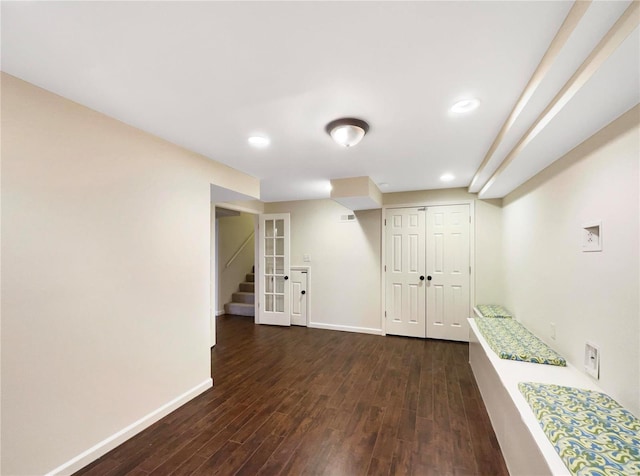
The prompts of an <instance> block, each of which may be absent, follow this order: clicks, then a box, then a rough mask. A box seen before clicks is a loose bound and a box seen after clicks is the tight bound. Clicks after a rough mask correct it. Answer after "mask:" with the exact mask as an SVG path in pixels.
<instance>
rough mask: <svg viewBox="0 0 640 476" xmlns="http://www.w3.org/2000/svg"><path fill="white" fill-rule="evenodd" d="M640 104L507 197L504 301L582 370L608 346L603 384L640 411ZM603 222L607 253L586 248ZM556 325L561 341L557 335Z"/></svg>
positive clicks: (636, 412)
mask: <svg viewBox="0 0 640 476" xmlns="http://www.w3.org/2000/svg"><path fill="white" fill-rule="evenodd" d="M639 116H640V108H639V107H636V108H634V109H633V110H632V111H630V112H629V113H627V114H626V115H624V116H623V117H622V118H620V119H619V120H618V121H616V122H614V123H613V124H611V125H610V126H608V127H607V128H605V129H603V130H602V131H601V132H600V133H598V134H596V135H595V136H593V137H592V138H591V139H589V140H587V141H586V142H585V143H583V144H582V145H580V146H578V147H577V148H576V149H574V150H573V151H571V152H569V153H568V154H567V155H566V156H565V157H564V158H562V159H561V160H559V161H558V162H556V163H554V164H553V165H552V166H550V167H549V168H547V169H546V170H544V171H543V172H541V173H540V174H538V175H537V176H536V177H534V178H533V179H532V180H530V181H529V182H527V183H526V184H524V185H523V186H521V187H520V188H518V189H517V190H516V191H514V192H513V193H511V194H510V195H508V196H507V197H506V198H505V199H504V215H503V227H504V236H503V239H504V263H505V280H506V285H505V290H506V291H505V303H506V304H507V306H508V307H509V308H511V309H512V310H513V311H514V312H515V314H516V315H517V317H518V318H519V319H520V320H521V321H523V322H524V324H526V325H527V326H528V327H530V328H531V329H532V330H533V331H534V332H536V333H537V334H538V335H539V336H541V337H542V338H544V339H545V340H547V341H548V342H550V343H551V344H552V346H553V347H555V348H557V350H558V351H560V352H561V353H562V354H563V355H565V356H566V357H567V358H568V360H569V362H571V363H572V364H574V365H575V366H576V367H578V368H579V369H580V370H582V359H583V352H584V344H585V341H591V342H593V343H594V344H596V345H598V346H600V351H601V363H600V365H601V371H600V385H601V386H602V387H603V389H604V390H605V391H607V392H608V393H609V394H610V395H611V396H612V397H614V398H616V399H617V400H618V401H619V402H620V403H621V404H623V405H625V406H627V407H628V408H629V409H630V410H631V411H633V412H635V414H636V415H638V416H640V303H639V289H640V280H639V269H640V265H639V260H640V257H639V254H638V248H639V220H640V204H639V201H640V197H639V192H638V190H639V185H640V179H639V167H638V162H639V157H640V132H639V128H638V124H639V123H640V120H639V119H640V118H639ZM594 220H601V221H602V227H603V250H602V252H594V253H585V252H582V251H581V239H580V236H581V228H582V225H583V224H584V223H587V222H590V221H594ZM550 322H555V324H556V335H557V337H556V340H555V342H554V341H552V340H551V338H550Z"/></svg>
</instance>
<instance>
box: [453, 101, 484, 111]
mask: <svg viewBox="0 0 640 476" xmlns="http://www.w3.org/2000/svg"><path fill="white" fill-rule="evenodd" d="M479 105H480V101H478V100H477V99H475V98H470V99H461V100H460V101H458V102H456V103H455V104H454V105H453V106H451V112H455V113H456V114H464V113H465V112H471V111H473V110H474V109H476V108H477V107H478V106H479Z"/></svg>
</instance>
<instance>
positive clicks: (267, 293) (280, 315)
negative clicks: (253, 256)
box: [259, 213, 291, 326]
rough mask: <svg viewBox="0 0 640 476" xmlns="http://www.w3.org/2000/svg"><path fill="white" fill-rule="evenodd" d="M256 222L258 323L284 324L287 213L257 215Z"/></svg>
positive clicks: (287, 319) (287, 316)
mask: <svg viewBox="0 0 640 476" xmlns="http://www.w3.org/2000/svg"><path fill="white" fill-rule="evenodd" d="M260 221H261V223H260V254H261V255H262V256H261V257H260V262H262V263H263V267H262V270H261V273H260V274H261V283H262V286H261V287H260V306H259V323H260V324H275V325H285V326H288V325H290V324H291V322H290V317H291V316H290V314H289V214H288V213H286V214H273V215H261V216H260Z"/></svg>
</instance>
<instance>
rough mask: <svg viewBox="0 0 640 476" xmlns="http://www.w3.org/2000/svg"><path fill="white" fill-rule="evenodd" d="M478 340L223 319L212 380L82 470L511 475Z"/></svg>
mask: <svg viewBox="0 0 640 476" xmlns="http://www.w3.org/2000/svg"><path fill="white" fill-rule="evenodd" d="M468 360H469V359H468V345H467V344H463V343H455V342H444V341H437V340H422V339H412V338H405V337H392V336H387V337H380V336H372V335H363V334H352V333H347V332H338V331H327V330H320V329H307V328H300V327H291V328H278V327H270V326H256V325H254V324H253V318H245V317H236V316H221V317H220V318H218V344H217V345H216V346H215V348H214V349H213V350H212V351H211V363H212V373H213V377H214V379H215V386H214V388H213V389H211V390H209V391H207V392H205V393H204V394H202V395H200V396H199V397H197V398H196V399H194V400H192V401H191V402H189V403H188V404H186V405H184V406H183V407H181V408H179V409H178V410H176V411H175V412H173V413H171V414H170V415H168V416H167V417H165V418H164V419H162V420H160V421H159V422H157V423H155V424H154V425H153V426H151V427H150V428H148V429H147V430H145V431H143V432H142V433H140V434H138V435H136V436H135V437H134V438H132V439H131V440H129V441H127V442H125V443H124V444H122V445H121V446H119V447H118V448H116V449H114V450H113V451H111V452H110V453H108V454H106V455H104V456H103V457H102V458H100V459H99V460H97V461H95V462H94V463H92V464H90V465H89V466H87V467H86V468H84V469H82V470H81V471H79V472H78V473H76V474H78V475H100V476H105V475H108V476H111V475H124V474H128V475H169V474H173V475H187V474H196V475H209V474H221V475H232V474H238V475H276V474H288V475H298V474H326V475H332V476H333V475H336V476H337V475H348V476H351V475H367V474H372V475H382V474H385V475H386V474H393V475H396V474H397V475H400V474H415V475H432V474H433V475H453V474H460V475H462V474H467V475H480V474H482V475H507V474H508V473H507V470H506V467H505V464H504V460H503V458H502V454H501V452H500V449H499V447H498V443H497V440H496V437H495V434H494V432H493V429H492V427H491V424H490V422H489V418H488V416H487V413H486V410H485V407H484V404H483V403H482V400H481V397H480V394H479V392H478V388H477V386H476V383H475V380H474V378H473V375H472V373H471V369H470V367H469V364H468Z"/></svg>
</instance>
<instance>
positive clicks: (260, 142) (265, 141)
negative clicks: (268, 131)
mask: <svg viewBox="0 0 640 476" xmlns="http://www.w3.org/2000/svg"><path fill="white" fill-rule="evenodd" d="M248 141H249V145H250V146H252V147H258V148H263V147H267V146H268V145H269V144H270V143H271V141H270V140H269V138H268V137H265V136H251V137H249V139H248Z"/></svg>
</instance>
